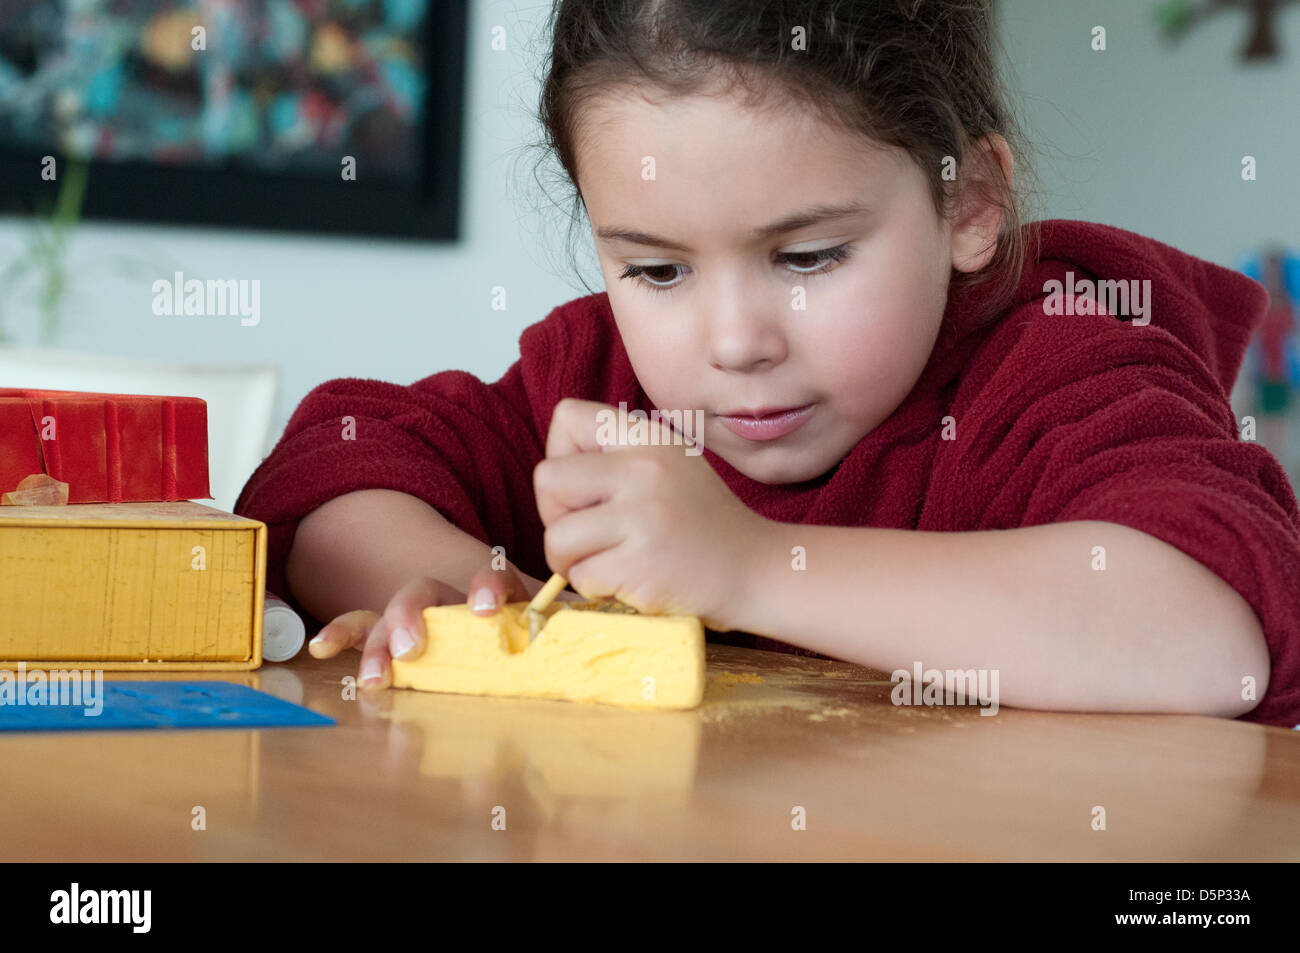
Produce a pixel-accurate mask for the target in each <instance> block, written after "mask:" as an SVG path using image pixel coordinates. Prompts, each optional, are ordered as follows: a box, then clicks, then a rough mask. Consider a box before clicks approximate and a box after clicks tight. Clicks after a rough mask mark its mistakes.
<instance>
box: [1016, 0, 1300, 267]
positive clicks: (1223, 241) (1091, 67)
mask: <svg viewBox="0 0 1300 953" xmlns="http://www.w3.org/2000/svg"><path fill="white" fill-rule="evenodd" d="M995 2H996V5H997V7H998V10H999V19H1000V24H999V26H1000V32H1001V34H1002V37H1003V40H1002V42H1003V45H1004V47H1005V49H1006V53H1007V56H1008V58H1009V59H1010V61H1011V64H1012V66H1011V70H1010V71H1005V72H1004V76H1005V77H1006V78H1007V79H1008V81H1009V82H1011V83H1013V84H1016V85H1018V86H1019V87H1020V90H1021V97H1022V105H1023V109H1024V112H1025V118H1026V120H1027V122H1026V125H1027V132H1028V134H1029V136H1030V138H1031V139H1032V140H1033V141H1034V142H1035V145H1036V147H1037V150H1038V153H1039V154H1038V158H1037V162H1038V167H1039V174H1040V176H1041V177H1042V179H1043V186H1044V188H1045V189H1046V190H1047V193H1048V195H1047V198H1048V203H1047V206H1046V214H1047V215H1048V216H1049V217H1054V218H1082V219H1087V220H1089V221H1096V222H1104V223H1106V224H1109V225H1117V226H1120V227H1122V228H1128V229H1131V230H1133V231H1136V232H1141V233H1143V234H1146V235H1150V236H1151V237H1152V238H1156V239H1159V240H1160V241H1163V242H1167V243H1169V244H1171V245H1176V246H1178V247H1179V248H1182V249H1184V250H1185V251H1189V252H1191V253H1192V254H1195V255H1198V256H1200V257H1202V258H1206V259H1209V260H1211V261H1216V262H1218V263H1219V264H1222V265H1227V266H1229V267H1234V266H1235V265H1236V263H1237V258H1238V256H1239V255H1241V254H1242V253H1243V252H1244V251H1245V250H1246V249H1247V248H1248V247H1255V246H1257V245H1258V244H1259V243H1260V242H1261V240H1265V239H1274V240H1278V241H1283V242H1286V243H1289V244H1290V245H1292V246H1300V7H1296V6H1289V7H1287V8H1285V9H1284V10H1283V11H1282V12H1281V14H1280V15H1279V16H1278V17H1277V31H1276V32H1277V35H1278V38H1279V41H1280V45H1281V46H1282V58H1281V59H1278V60H1275V61H1272V62H1271V63H1267V64H1252V65H1249V66H1247V65H1245V64H1243V63H1242V62H1241V61H1240V60H1239V59H1238V51H1239V50H1240V49H1241V47H1242V46H1243V43H1244V40H1245V39H1246V35H1247V30H1248V27H1249V20H1248V18H1247V16H1246V15H1245V14H1244V13H1243V12H1241V11H1229V12H1225V13H1222V14H1219V15H1218V16H1217V17H1215V18H1214V19H1212V20H1210V21H1207V22H1206V23H1204V24H1202V25H1201V26H1199V27H1197V28H1195V29H1194V30H1193V31H1192V32H1191V33H1190V34H1189V35H1188V36H1186V37H1185V38H1184V39H1183V40H1182V41H1181V43H1180V44H1178V45H1176V46H1168V45H1166V44H1165V43H1164V42H1163V39H1162V37H1161V35H1160V33H1159V30H1158V28H1157V26H1156V24H1155V21H1154V20H1153V19H1152V14H1151V11H1152V9H1153V7H1155V3H1154V2H1152V0H1090V2H1087V3H1067V2H1063V0H995ZM1097 25H1101V26H1104V27H1105V28H1106V33H1107V37H1106V39H1107V50H1106V51H1105V52H1093V50H1092V49H1091V46H1090V41H1091V31H1092V28H1093V27H1094V26H1097ZM1245 155H1252V156H1254V157H1255V158H1256V160H1257V162H1258V180H1257V181H1255V182H1243V181H1242V179H1241V159H1242V157H1243V156H1245Z"/></svg>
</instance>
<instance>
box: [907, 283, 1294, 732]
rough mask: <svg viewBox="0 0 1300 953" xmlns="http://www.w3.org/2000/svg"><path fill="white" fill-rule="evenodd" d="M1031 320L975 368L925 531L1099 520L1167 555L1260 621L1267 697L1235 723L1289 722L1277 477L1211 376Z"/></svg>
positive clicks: (1192, 363)
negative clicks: (1209, 578) (1226, 588)
mask: <svg viewBox="0 0 1300 953" xmlns="http://www.w3.org/2000/svg"><path fill="white" fill-rule="evenodd" d="M1033 311H1034V309H1032V308H1029V309H1026V312H1025V313H1026V315H1027V316H1028V320H1026V321H1015V320H1012V321H1007V322H1005V323H1004V324H1003V325H1002V327H1001V328H1000V329H999V330H998V332H997V333H995V334H994V335H993V336H992V337H991V338H990V340H989V341H988V342H986V343H985V344H984V345H983V346H982V347H981V349H980V352H979V353H977V354H976V355H975V356H974V358H973V360H972V364H971V367H970V371H971V372H970V373H969V374H968V375H967V377H966V378H965V380H964V381H963V383H962V385H961V386H960V387H959V389H958V392H957V394H956V396H955V399H954V402H953V404H952V409H951V411H950V412H951V414H952V416H953V418H954V420H953V423H954V424H955V430H956V437H955V439H954V440H952V441H950V442H947V443H946V445H945V446H943V447H942V448H941V449H940V450H939V453H938V457H937V461H936V467H935V471H934V474H933V476H932V493H931V502H932V503H933V504H934V509H933V510H932V511H931V512H930V513H929V514H928V518H927V520H926V522H927V523H928V524H929V525H927V526H925V527H923V528H926V529H947V530H976V529H1005V528H1015V527H1023V526H1035V525H1041V524H1045V523H1062V522H1072V521H1079V520H1099V521H1104V522H1110V523H1118V524H1122V525H1124V526H1129V527H1132V528H1133V529H1137V530H1140V531H1142V532H1144V533H1147V534H1149V535H1151V536H1154V537H1156V538H1158V539H1160V540H1163V541H1164V542H1166V543H1169V544H1170V545H1172V546H1174V547H1176V548H1178V549H1179V550H1181V551H1182V552H1184V553H1186V554H1187V555H1189V556H1191V557H1192V558H1193V559H1195V560H1197V561H1198V562H1200V563H1201V564H1202V565H1204V566H1205V567H1207V568H1208V569H1209V570H1210V571H1211V572H1213V573H1214V574H1215V575H1217V576H1219V577H1220V578H1221V579H1223V580H1224V581H1225V582H1227V583H1228V584H1229V585H1230V586H1232V588H1233V589H1235V590H1236V591H1237V592H1238V593H1239V594H1240V595H1241V596H1242V598H1243V599H1245V600H1246V602H1247V603H1249V604H1250V606H1251V608H1252V609H1253V610H1254V611H1255V614H1256V616H1257V617H1258V618H1259V620H1260V623H1261V626H1262V628H1263V631H1264V636H1265V639H1266V640H1267V642H1268V650H1269V656H1270V661H1271V672H1270V677H1269V684H1268V690H1267V693H1266V694H1265V696H1264V697H1263V698H1262V699H1261V700H1260V703H1259V704H1258V706H1257V707H1256V708H1255V709H1254V710H1253V711H1251V712H1248V713H1247V714H1246V715H1243V716H1242V718H1243V719H1244V720H1249V721H1257V722H1263V723H1267V724H1276V725H1285V726H1286V727H1292V726H1294V725H1296V724H1297V723H1300V514H1298V513H1297V508H1296V499H1295V494H1294V492H1293V491H1292V488H1291V485H1290V483H1289V481H1288V479H1287V476H1286V473H1285V472H1284V471H1283V469H1282V467H1281V466H1280V465H1279V464H1278V462H1277V460H1276V459H1274V457H1273V456H1272V455H1271V454H1270V453H1269V452H1268V451H1267V450H1266V449H1265V448H1264V447H1262V446H1261V445H1259V444H1257V443H1253V442H1250V441H1248V440H1242V439H1241V437H1240V435H1239V431H1238V423H1237V421H1236V419H1235V417H1234V415H1233V412H1232V409H1231V406H1230V405H1229V401H1228V397H1227V395H1226V394H1225V393H1224V391H1223V388H1222V386H1221V385H1220V384H1219V383H1218V381H1217V380H1216V378H1215V376H1214V374H1213V372H1212V371H1211V370H1210V368H1209V367H1208V366H1207V365H1206V363H1205V362H1204V361H1202V359H1201V358H1200V357H1199V356H1198V355H1197V354H1195V353H1194V352H1193V351H1192V350H1191V349H1190V348H1188V347H1187V346H1185V345H1184V344H1182V343H1181V342H1180V341H1179V340H1178V339H1177V338H1175V337H1174V336H1173V335H1171V334H1169V333H1168V332H1166V331H1164V330H1162V329H1160V328H1158V327H1157V326H1156V325H1154V324H1152V325H1150V326H1146V327H1136V326H1131V325H1129V324H1126V323H1123V322H1119V321H1116V320H1114V319H1113V318H1107V317H1105V316H1101V317H1095V318H1082V317H1073V318H1064V317H1048V316H1044V315H1043V314H1042V311H1041V309H1038V310H1037V313H1033ZM1243 674H1248V673H1243Z"/></svg>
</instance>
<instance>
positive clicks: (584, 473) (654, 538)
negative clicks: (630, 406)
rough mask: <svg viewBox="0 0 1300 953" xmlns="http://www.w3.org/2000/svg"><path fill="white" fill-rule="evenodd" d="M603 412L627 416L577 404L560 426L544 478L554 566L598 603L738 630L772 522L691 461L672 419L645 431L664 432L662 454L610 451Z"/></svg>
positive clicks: (570, 405) (559, 416)
mask: <svg viewBox="0 0 1300 953" xmlns="http://www.w3.org/2000/svg"><path fill="white" fill-rule="evenodd" d="M601 410H607V411H610V412H611V413H612V414H614V415H615V420H616V419H617V414H618V410H617V408H614V407H610V406H609V405H608V404H601V403H597V402H595V401H589V400H577V399H575V398H565V399H564V400H562V401H560V403H559V404H558V405H556V408H555V414H554V416H553V417H552V418H551V426H550V430H549V432H548V434H547V437H546V459H544V460H543V461H542V462H541V463H539V464H538V465H537V468H536V469H535V470H534V471H533V491H534V493H535V495H536V497H537V509H538V513H539V514H540V516H541V519H542V523H543V524H544V525H545V526H546V535H545V541H544V545H545V551H546V561H547V563H548V564H549V565H550V567H551V569H552V570H553V571H554V572H557V573H559V574H560V575H562V576H564V577H565V578H566V579H568V580H569V582H570V583H572V584H573V587H574V589H576V590H578V592H580V593H581V594H582V595H583V596H584V597H586V598H588V599H596V598H600V597H604V596H612V597H614V598H616V599H618V600H619V601H620V602H623V603H626V604H627V605H629V606H632V607H633V608H634V609H637V610H638V611H640V612H649V613H664V614H675V615H695V616H699V617H700V619H701V620H702V621H703V622H704V624H705V625H707V626H709V628H712V629H715V630H720V631H721V630H726V629H728V628H730V627H731V626H730V620H731V619H733V618H734V617H735V615H736V611H735V610H736V608H737V607H738V606H741V605H743V604H744V600H745V599H746V598H747V592H746V589H747V584H748V581H749V579H750V578H751V566H752V565H753V560H754V559H755V558H759V557H761V553H762V545H763V544H762V540H763V538H764V530H765V527H766V526H767V525H768V523H769V521H768V520H767V519H765V518H764V517H762V516H760V515H759V514H757V513H755V512H754V511H753V510H751V509H749V507H747V506H745V504H744V503H742V502H741V501H740V500H739V499H737V498H736V496H735V495H734V494H733V493H732V492H731V491H730V490H729V489H727V486H726V484H724V483H723V482H722V479H721V478H720V477H719V476H718V475H717V474H716V473H715V472H714V471H713V468H712V467H711V466H710V465H709V463H708V461H707V460H705V459H704V456H703V454H702V453H698V452H697V453H694V454H693V455H688V454H687V453H686V450H687V447H686V446H685V445H684V441H683V440H682V438H681V437H680V436H679V437H678V438H677V442H676V443H675V444H674V443H673V433H674V431H673V430H672V428H671V427H670V426H669V425H668V424H667V423H664V422H662V421H661V422H659V423H656V424H653V425H652V424H651V422H650V421H649V420H646V421H644V422H642V423H641V424H640V426H642V427H644V428H645V432H646V433H647V434H648V433H649V428H650V427H651V426H656V427H659V428H660V434H659V436H660V440H659V445H658V446H653V445H652V446H617V445H602V443H601V442H600V441H599V440H598V434H599V432H600V431H601V429H602V428H601V423H600V420H599V418H597V416H596V415H597V413H598V412H599V411H601ZM633 423H635V422H634V421H629V427H630V426H632V425H633Z"/></svg>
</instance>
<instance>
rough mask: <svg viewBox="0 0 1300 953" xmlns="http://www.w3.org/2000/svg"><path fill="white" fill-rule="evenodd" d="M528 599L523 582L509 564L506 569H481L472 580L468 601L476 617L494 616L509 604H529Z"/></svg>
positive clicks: (489, 566) (488, 566) (486, 567)
mask: <svg viewBox="0 0 1300 953" xmlns="http://www.w3.org/2000/svg"><path fill="white" fill-rule="evenodd" d="M528 598H529V596H528V590H527V589H526V588H524V582H523V580H522V579H520V578H519V574H518V573H517V572H516V571H515V567H514V566H512V565H510V564H509V563H507V564H506V568H505V569H493V568H492V567H491V565H487V566H484V567H483V568H481V569H479V571H478V572H476V573H475V574H474V578H473V579H472V580H470V584H469V598H468V600H467V601H468V603H469V607H470V611H471V612H473V613H474V614H475V615H492V614H493V613H494V612H496V611H497V610H498V609H500V608H501V607H502V606H503V605H505V604H506V603H507V602H520V601H523V602H527V601H528Z"/></svg>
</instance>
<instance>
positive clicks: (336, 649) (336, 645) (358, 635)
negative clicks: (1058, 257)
mask: <svg viewBox="0 0 1300 953" xmlns="http://www.w3.org/2000/svg"><path fill="white" fill-rule="evenodd" d="M378 619H379V613H377V612H371V611H370V610H369V609H357V610H355V611H353V612H345V613H343V615H341V616H339V617H338V618H336V619H334V620H333V621H332V622H330V623H329V624H327V625H325V626H323V627H322V628H321V630H320V632H318V633H317V634H316V637H315V638H313V639H312V640H311V643H310V644H309V645H308V646H307V651H308V652H310V653H311V654H312V657H313V658H333V657H334V656H336V655H338V654H339V653H340V652H342V651H343V650H344V649H346V648H349V647H351V646H356V647H358V648H359V647H360V646H361V644H362V642H363V641H364V640H365V638H366V636H367V635H368V634H369V633H370V627H371V626H373V625H374V624H375V622H376V621H378Z"/></svg>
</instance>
